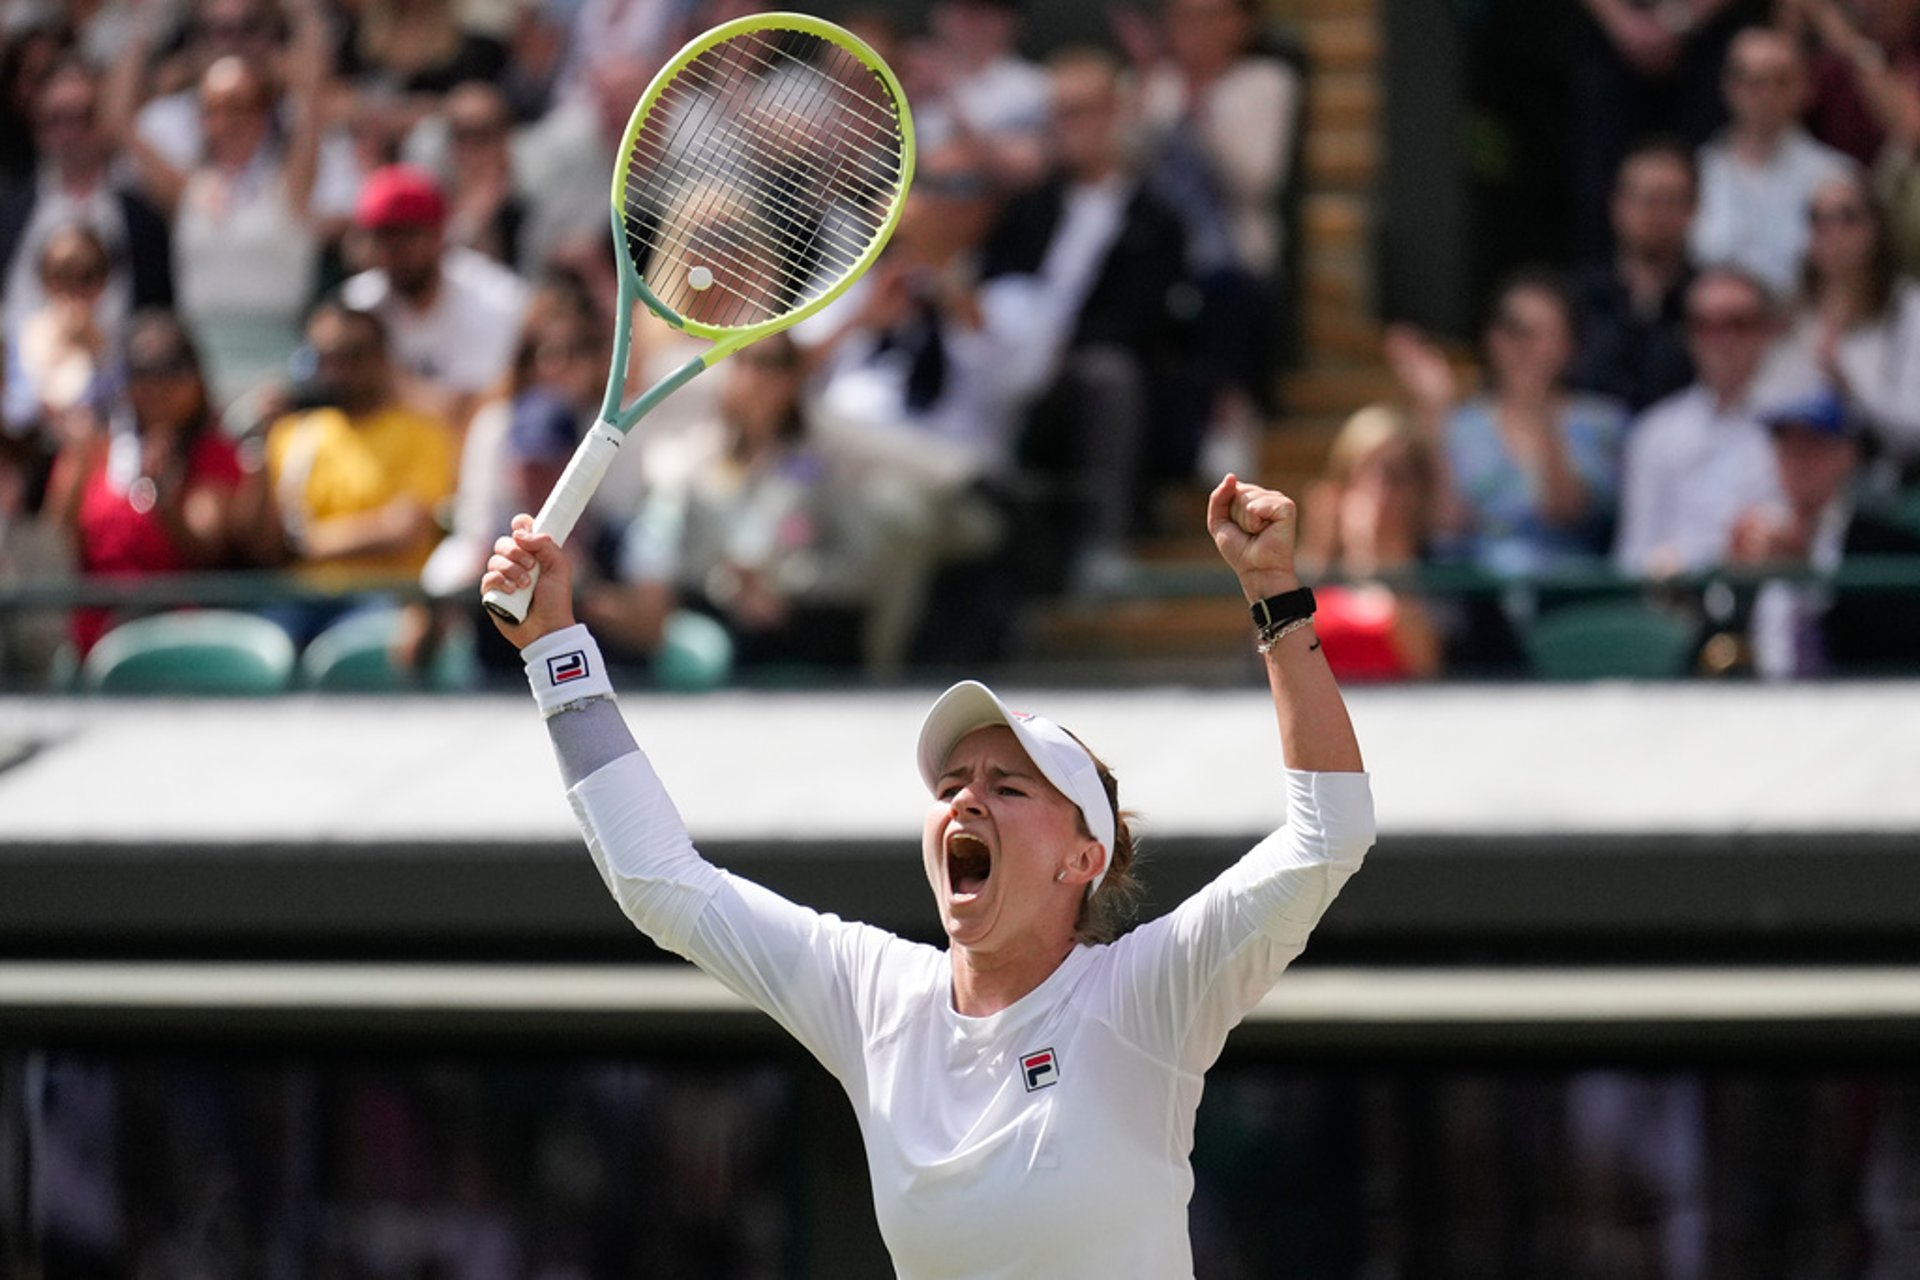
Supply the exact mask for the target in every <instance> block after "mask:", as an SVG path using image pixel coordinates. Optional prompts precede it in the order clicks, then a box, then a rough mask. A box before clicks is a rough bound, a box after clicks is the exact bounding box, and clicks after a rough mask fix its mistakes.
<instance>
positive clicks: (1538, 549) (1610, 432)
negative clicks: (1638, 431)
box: [1386, 272, 1626, 574]
mask: <svg viewBox="0 0 1920 1280" xmlns="http://www.w3.org/2000/svg"><path fill="white" fill-rule="evenodd" d="M1484 340H1485V344H1486V362H1487V384H1488V389H1487V391H1485V392H1484V393H1482V394H1480V395H1477V396H1474V397H1472V398H1470V399H1466V400H1462V399H1461V398H1460V396H1459V394H1458V386H1457V382H1456V380H1455V378H1454V375H1453V369H1452V366H1451V365H1450V364H1448V362H1447V359H1446V357H1445V355H1443V354H1442V353H1441V352H1440V351H1439V350H1438V349H1437V348H1435V347H1433V346H1432V345H1431V344H1429V343H1428V342H1426V341H1425V340H1424V339H1423V338H1421V337H1420V336H1419V335H1418V334H1417V333H1415V332H1414V331H1412V330H1410V329H1404V328H1399V329H1394V330H1392V331H1390V332H1389V333H1388V336H1387V352H1386V354H1387V361H1388V363H1389V364H1390V365H1391V366H1392V367H1393V370H1394V372H1395V374H1396V375H1397V376H1398V377H1399V378H1400V381H1401V384H1402V385H1403V386H1404V387H1405V388H1406V389H1407V392H1408V394H1409V395H1410V396H1411V397H1412V399H1413V404H1414V414H1415V422H1416V424H1417V425H1418V427H1419V429H1420V431H1421V434H1422V436H1423V438H1424V439H1425V440H1426V442H1427V445H1428V448H1429V449H1430V451H1431V452H1432V454H1433V474H1434V512H1433V514H1434V526H1435V531H1436V533H1437V534H1438V535H1439V536H1440V537H1441V538H1442V539H1445V540H1446V541H1447V542H1448V543H1450V544H1451V550H1452V553H1453V554H1458V555H1460V556H1461V557H1462V558H1465V559H1467V560H1470V561H1472V562H1473V563H1475V564H1478V565H1480V566H1481V567H1482V568H1485V569H1487V570H1489V571H1491V572H1494V573H1502V574H1525V573H1538V572H1541V571H1543V570H1549V569H1552V568H1555V567H1557V566H1562V565H1566V564H1569V563H1577V562H1580V561H1583V560H1586V559H1588V558H1591V557H1595V556H1598V555H1600V554H1602V553H1603V552H1604V551H1605V549H1606V545H1607V544H1606V539H1607V535H1608V532H1609V530H1610V528H1611V525H1612V517H1613V511H1614V502H1615V499H1616V496H1617V494H1618V492H1619V475H1620V441H1621V436H1622V435H1623V434H1624V431H1625V427H1626V415H1625V412H1624V410H1622V408H1621V407H1620V406H1619V405H1618V404H1616V403H1615V402H1613V401H1611V400H1604V399H1601V398H1599V397H1596V396H1591V395H1586V394H1581V393H1574V392H1569V391H1568V390H1567V389H1566V383H1565V378H1566V372H1567V367H1568V364H1569V362H1570V361H1571V360H1572V358H1573V350H1574V332H1573V310H1572V303H1571V302H1570V301H1569V300H1568V298H1567V294H1566V291H1565V289H1564V287H1563V286H1562V285H1561V284H1560V282H1559V280H1558V278H1557V277H1554V276H1551V275H1547V274H1543V273H1538V272H1522V273H1520V274H1518V275H1516V276H1514V277H1512V278H1511V279H1510V280H1509V281H1508V282H1507V283H1506V285H1504V286H1503V287H1502V288H1501V289H1500V291H1499V293H1498V294H1497V296H1496V297H1495V300H1494V308H1493V314H1492V316H1491V318H1490V319H1489V321H1488V324H1487V328H1486V332H1485V335H1484Z"/></svg>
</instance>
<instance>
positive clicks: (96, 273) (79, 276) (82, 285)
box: [41, 262, 108, 289]
mask: <svg viewBox="0 0 1920 1280" xmlns="http://www.w3.org/2000/svg"><path fill="white" fill-rule="evenodd" d="M41 275H42V278H43V279H44V280H45V281H46V282H47V284H48V286H49V287H52V288H60V289H86V288H91V287H92V286H94V285H97V284H104V283H105V282H106V279H107V275H108V272H107V268H106V266H105V265H103V264H100V263H93V262H88V263H78V262H59V263H54V264H52V265H50V266H48V267H47V268H46V270H45V271H44V272H42V273H41Z"/></svg>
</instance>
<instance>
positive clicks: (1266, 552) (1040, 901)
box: [482, 476, 1373, 1280]
mask: <svg viewBox="0 0 1920 1280" xmlns="http://www.w3.org/2000/svg"><path fill="white" fill-rule="evenodd" d="M1207 524H1208V528H1209V529H1210V531H1211V532H1212V534H1213V539H1214V543H1215V545H1216V546H1217V547H1218V548H1219V550H1220V553H1221V555H1222V557H1223V558H1224V559H1225V560H1226V562H1227V563H1228V565H1230V566H1231V567H1232V568H1233V570H1234V572H1235V573H1236V574H1237V576H1238V577H1239V580H1240V585H1241V589H1242V590H1243V592H1244V593H1245V595H1246V597H1247V599H1248V600H1249V601H1253V602H1255V613H1256V616H1257V617H1258V618H1260V619H1261V621H1262V622H1263V624H1264V625H1262V627H1261V629H1260V636H1261V638H1260V645H1259V647H1260V649H1261V650H1262V651H1263V652H1264V654H1265V660H1266V668H1267V677H1268V683H1269V685H1270V686H1271V689H1272V694H1273V703H1274V709H1275V711H1276V713H1277V715H1278V718H1279V726H1280V738H1281V746H1282V755H1283V758H1284V761H1285V765H1286V771H1285V772H1284V774H1283V775H1282V777H1281V778H1279V779H1277V781H1278V782H1279V783H1280V786H1281V787H1282V788H1283V789H1284V792H1285V794H1286V797H1287V809H1288V812H1287V821H1286V825H1285V826H1283V827H1282V828H1281V829H1280V830H1279V831H1277V832H1275V833H1274V834H1273V835H1271V836H1269V837H1267V838H1266V839H1265V840H1263V841H1261V842H1260V843H1259V844H1258V845H1257V846H1255V847H1254V849H1253V850H1252V852H1250V853H1248V854H1247V855H1246V856H1245V857H1244V858H1242V859H1241V860H1240V861H1239V862H1238V863H1237V864H1235V865H1234V866H1233V867H1232V868H1230V869H1229V870H1227V871H1225V872H1223V873H1222V874H1221V875H1220V876H1219V878H1217V879H1216V880H1215V881H1214V882H1213V883H1212V884H1211V885H1209V886H1208V887H1207V888H1205V889H1203V890H1202V891H1201V892H1200V893H1198V894H1196V895H1195V896H1194V897H1192V898H1190V899H1188V900H1187V901H1186V902H1184V903H1182V904H1181V905H1180V906H1179V907H1177V908H1175V909H1174V911H1172V912H1171V913H1170V914H1168V915H1166V916H1164V917H1162V918H1160V919H1158V920H1155V921H1152V922H1151V923H1148V924H1145V925H1142V926H1141V927H1139V928H1137V929H1134V930H1133V931H1132V932H1130V933H1126V934H1125V935H1124V936H1117V935H1119V932H1120V927H1121V921H1120V920H1119V919H1118V917H1119V916H1121V915H1122V914H1123V913H1122V912H1120V911H1118V910H1117V909H1116V908H1118V907H1119V906H1120V905H1121V904H1123V903H1124V902H1125V901H1126V900H1127V898H1128V897H1129V896H1130V894H1129V890H1130V889H1131V887H1132V862H1133V839H1132V835H1131V833H1130V831H1129V830H1128V826H1127V822H1126V819H1125V817H1124V816H1122V815H1121V813H1120V811H1119V807H1118V798H1117V788H1116V784H1115V781H1114V777H1113V774H1112V773H1111V772H1110V771H1109V770H1108V769H1107V768H1106V766H1105V765H1103V764H1102V763H1101V762H1100V761H1099V760H1098V759H1097V758H1096V757H1095V756H1094V755H1092V754H1091V753H1090V752H1089V751H1088V750H1087V749H1086V748H1085V747H1084V746H1082V745H1081V743H1080V741H1079V739H1077V738H1075V737H1073V735H1071V734H1070V733H1068V732H1067V731H1066V730H1064V729H1062V728H1060V727H1059V726H1058V725H1056V724H1054V723H1052V722H1051V721H1048V720H1044V719H1041V718H1039V717H1037V716H1029V715H1025V714H1023V713H1017V712H1010V711H1009V710H1007V708H1006V707H1005V706H1004V705H1003V704H1002V703H1001V702H1000V701H999V699H998V698H996V697H995V696H994V695H993V694H992V693H990V692H989V691H988V690H987V689H986V688H985V687H984V686H982V685H978V684H975V683H972V682H970V681H969V682H966V683H963V684H959V685H955V686H954V687H953V688H952V689H949V690H948V691H947V692H946V693H945V694H943V695H942V696H941V697H940V699H939V700H938V701H937V702H936V703H935V704H934V706H933V709H932V710H931V711H930V712H929V713H928V715H927V718H926V721H925V723H924V724H923V725H922V727H921V731H920V740H919V748H918V763H919V767H920V774H921V777H922V778H923V779H924V780H925V781H926V784H927V787H928V789H929V791H930V792H931V793H932V801H931V803H930V804H929V806H928V809H927V816H926V821H925V824H924V825H923V827H922V830H921V841H920V844H921V857H922V861H923V863H924V867H925V871H926V876H927V882H928V884H929V885H930V886H931V888H932V890H933V894H934V903H935V906H936V908H937V910H938V912H939V915H940V921H941V925H942V927H943V929H944V931H945V933H946V936H947V946H946V949H945V950H944V951H941V950H937V949H935V948H932V947H927V946H922V945H918V944H913V943H908V942H905V941H902V940H901V939H899V938H896V937H894V936H893V935H891V934H888V933H885V932H883V931H881V930H879V929H875V928H873V927H870V926H865V925H859V924H851V923H846V922H842V921H840V920H838V919H836V918H834V917H831V916H822V915H817V914H815V913H814V912H812V911H810V910H807V909H805V908H803V907H800V906H797V905H795V904H793V903H790V902H787V901H785V900H783V899H781V898H779V897H777V896H775V895H773V894H771V893H769V892H768V891H766V890H765V889H762V888H760V887H758V886H756V885H753V884H750V883H747V882H745V881H742V880H739V879H737V878H735V877H733V876H730V875H728V874H726V873H725V872H722V871H720V870H719V869H717V868H715V867H713V866H711V865H709V864H708V863H706V862H705V861H703V860H702V859H701V858H700V857H699V855H698V854H697V853H695V851H694V849H693V846H692V844H691V842H690V841H689V839H688V836H687V833H686V832H685V830H684V829H683V828H682V827H681V825H680V822H679V819H678V817H677V816H676V815H675V813H674V811H673V806H672V804H671V802H670V801H669V800H668V798H667V796H666V793H665V792H664V791H663V790H662V788H661V785H660V783H659V781H658V779H657V778H656V777H655V775H654V773H653V770H652V768H651V766H650V765H649V764H648V763H647V760H646V757H645V756H644V755H642V754H641V753H640V751H639V749H638V748H637V747H636V746H635V745H634V743H633V739H632V737H631V736H630V735H629V734H628V732H627V728H626V725H625V723H624V722H623V721H622V720H621V718H620V714H619V712H618V710H617V709H616V708H615V707H614V705H613V703H612V701H611V693H612V690H611V687H610V686H609V685H608V684H607V682H606V678H605V676H604V674H603V668H602V667H601V665H600V661H599V654H598V651H597V649H596V648H595V646H594V643H593V639H592V637H591V636H589V635H588V634H587V633H586V631H585V629H584V628H581V627H578V626H576V625H574V624H573V617H572V613H571V608H570V604H569V587H570V583H569V581H568V576H567V562H566V557H565V556H564V555H563V554H562V553H561V551H560V548H559V547H558V546H557V545H556V544H555V543H554V542H553V540H552V539H551V538H548V537H545V536H542V535H536V534H534V533H533V532H532V522H531V520H529V519H528V518H527V517H526V516H518V517H516V518H515V520H514V531H513V533H512V535H510V536H509V537H506V538H502V539H501V540H500V542H499V543H498V544H497V548H496V551H495V554H494V556H493V558H492V559H491V560H490V561H489V562H488V570H487V573H486V576H485V577H484V578H483V579H482V586H483V589H487V590H493V589H500V590H514V589H517V588H521V587H524V586H526V585H527V583H528V581H529V579H530V574H531V570H532V569H533V568H534V566H535V565H538V566H539V569H540V575H541V576H540V578H539V583H538V588H537V590H536V591H535V594H534V597H533V602H532V607H531V610H530V612H529V613H528V616H527V620H526V621H525V622H524V623H522V624H520V625H519V626H517V627H503V628H502V630H503V632H504V633H505V634H506V635H507V637H508V638H509V639H510V640H512V641H514V642H515V643H516V644H518V645H520V646H521V653H522V657H523V658H524V659H525V660H526V664H527V670H528V673H529V679H530V680H531V682H532V684H533V686H534V691H535V695H536V697H537V698H538V700H539V702H540V704H541V707H542V710H543V712H544V714H545V715H546V716H547V724H548V727H549V731H550V732H551V734H552V737H553V741H554V745H555V749H556V751H557V753H558V755H559V758H560V764H561V771H562V773H563V775H564V776H565V778H566V781H567V785H568V787H569V788H570V792H569V795H570V798H571V800H572V802H573V804H574V808H575V812H576V813H577V814H578V815H579V819H580V823H581V826H582V828H583V830H584V831H585V834H586V837H587V845H588V848H589V849H590V850H591V852H592V854H593V857H594V860H595V862H596V863H597V864H598V866H599V869H600V873H601V876H602V877H603V878H604V879H605V881H606V883H607V885H608V887H609V888H610V889H611V890H612V891H613V894H614V896H615V897H616V898H617V899H618V900H619V902H620V904H621V906H622V907H623V908H624V909H625V910H626V912H627V915H628V917H629V918H630V919H632V920H633V921H634V922H635V923H636V924H637V925H639V927H640V928H641V929H642V930H644V931H645V932H646V933H648V934H649V935H650V936H651V937H653V938H654V940H655V941H657V942H659V943H660V944H661V945H662V946H664V947H667V948H668V949H670V950H673V951H675V952H677V953H679V954H680V955H683V956H685V957H687V958H688V959H690V960H692V961H694V963H696V964H698V965H700V966H701V967H702V968H703V969H705V970H706V971H707V972H708V973H710V974H712V975H713V976H714V977H715V978H717V979H718V980H719V981H721V982H722V983H724V984H725V985H726V986H727V987H728V988H729V989H731V990H732V991H734V992H736V993H737V994H739V995H741V996H742V997H744V998H745V999H747V1000H750V1001H752V1002H753V1003H754V1004H755V1005H757V1006H758V1007H760V1008H761V1009H763V1010H765V1011H766V1012H767V1013H768V1014H770V1015H771V1016H772V1017H773V1018H775V1019H776V1020H777V1021H778V1022H780V1023H781V1025H782V1026H784V1027H786V1029H787V1030H788V1031H790V1032H792V1033H793V1035H794V1036H795V1037H796V1038H797V1039H799V1041H800V1042H801V1043H802V1044H803V1045H805V1046H806V1047H807V1048H808V1049H809V1050H810V1051H811V1052H812V1053H813V1054H814V1055H815V1056H816V1057H818V1058H819V1059H820V1061H821V1062H822V1063H823V1064H824V1065H825V1066H826V1067H827V1069H828V1070H829V1071H831V1072H833V1074H834V1075H835V1076H836V1077H838V1078H839V1080H840V1082H841V1084H842V1086H843V1087H844V1088H845V1089H846V1091H847V1096H848V1098H849V1099H850V1100H851V1101H852V1103H853V1106H854V1111H855V1113H856V1115H857V1117H858V1119H859V1122H860V1126H861V1131H862V1135H863V1137H864V1139H865V1144H866V1148H867V1159H868V1164H869V1167H870V1170H871V1173H872V1178H873V1189H874V1201H875V1207H876V1209H877V1211H878V1217H879V1222H880V1230H881V1234H882V1235H883V1236H884V1237H885V1239H886V1242H887V1247H888V1249H889V1250H890V1251H891V1253H892V1255H893V1262H894V1267H895V1270H896V1271H897V1272H898V1274H899V1275H901V1276H903V1277H908V1278H910V1280H922V1278H927V1277H949V1276H950V1277H963V1276H964V1277H981V1276H990V1275H991V1276H1043V1275H1076V1276H1078V1275H1103V1274H1105V1275H1132V1276H1140V1275H1150V1276H1155V1277H1171V1276H1192V1274H1193V1261H1192V1255H1191V1249H1190V1248H1189V1245H1188V1240H1187V1200H1188V1197H1189V1196H1190V1194H1191V1192H1192V1189H1193V1174H1192V1170H1191V1168H1190V1167H1189V1165H1188V1154H1189V1151H1190V1149H1191V1147H1192V1143H1193V1122H1194V1113H1195V1110H1196V1108H1197V1107H1198V1106H1199V1102H1200V1090H1201V1083H1202V1080H1201V1077H1202V1073H1203V1072H1204V1071H1205V1070H1206V1069H1207V1068H1208V1067H1209V1066H1210V1065H1211V1064H1212V1063H1213V1061H1214V1059H1215V1058H1216V1057H1217V1056H1218V1054H1219V1052H1220V1049H1221V1047H1222V1045H1223V1043H1224V1041H1225V1039H1226V1035H1227V1032H1228V1031H1229V1030H1230V1029H1231V1028H1232V1027H1233V1026H1234V1025H1235V1024H1236V1023H1237V1022H1239V1020H1240V1019H1241V1018H1242V1017H1244V1016H1245V1015H1246V1014H1247V1012H1248V1011H1249V1010H1250V1009H1251V1008H1252V1007H1253V1006H1254V1004H1255V1003H1256V1002H1257V1001H1258V1000H1259V999H1260V997H1261V996H1262V995H1263V994H1264V993H1265V991H1266V990H1267V988H1268V987H1269V986H1270V985H1271V984H1272V983H1273V981H1274V980H1275V978H1277V977H1278V975H1279V974H1280V971H1281V970H1282V969H1284V968H1285V967H1286V966H1287V964H1288V963H1289V962H1290V961H1291V960H1292V959H1293V958H1294V956H1296V955H1298V954H1299V952H1300V950H1301V949H1302V947H1304V946H1305V944H1306V939H1307V935H1308V933H1309V932H1310V931H1311V930H1312V928H1313V926H1314V924H1315V923H1316V922H1317V921H1318V920H1319V918H1320V915H1321V913H1322V912H1324V911H1325V910H1326V908H1327V905H1328V903H1330V902H1331V901H1332V899H1333V896H1334V895H1335V894H1336V893H1337V892H1338V891H1339V889H1340V886H1341V885H1342V884H1343V883H1345V881H1346V879H1347V877H1348V876H1350V875H1351V874H1352V873H1353V871H1354V870H1355V868H1356V867H1357V866H1358V865H1359V862H1360V859H1361V857H1362V855H1363V854H1364V853H1365V851H1366V849H1367V847H1368V845H1370V844H1371V843H1372V840H1373V812H1372V800H1371V796H1370V793H1369V790H1368V782H1367V777H1366V775H1365V774H1364V773H1362V772H1361V771H1360V770H1361V760H1360V749H1359V745H1358V743H1357V741H1356V739H1355V737H1354V732H1353V727H1352V724H1351V723H1350V721H1349V720H1348V718H1347V711H1346V706H1345V704H1344V703H1343V701H1342V700H1341V696H1340V690H1339V687H1338V686H1337V685H1336V683H1335V681H1334V678H1333V674H1332V672H1331V671H1330V670H1329V669H1328V667H1327V664H1326V660H1325V658H1324V657H1323V656H1322V654H1321V652H1320V643H1319V641H1318V640H1317V639H1316V638H1315V637H1314V634H1313V629H1312V607H1313V606H1312V599H1311V595H1310V594H1309V593H1307V592H1305V591H1302V590H1301V589H1300V580H1299V578H1298V577H1297V576H1295V572H1294V530H1295V513H1294V505H1293V502H1292V501H1291V500H1290V499H1288V498H1287V497H1285V496H1284V495H1282V494H1279V493H1275V492H1273V491H1271V490H1267V489H1260V488H1255V487H1253V486H1250V485H1246V486H1243V485H1241V484H1239V483H1238V482H1237V481H1236V480H1235V479H1234V478H1233V477H1232V476H1228V477H1227V478H1226V479H1225V480H1223V481H1222V482H1221V484H1220V486H1219V487H1218V488H1217V489H1215V490H1214V492H1213V496H1212V499H1211V500H1210V502H1209V504H1208V508H1207ZM1232 749H1238V747H1237V746H1236V747H1234V748H1232Z"/></svg>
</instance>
